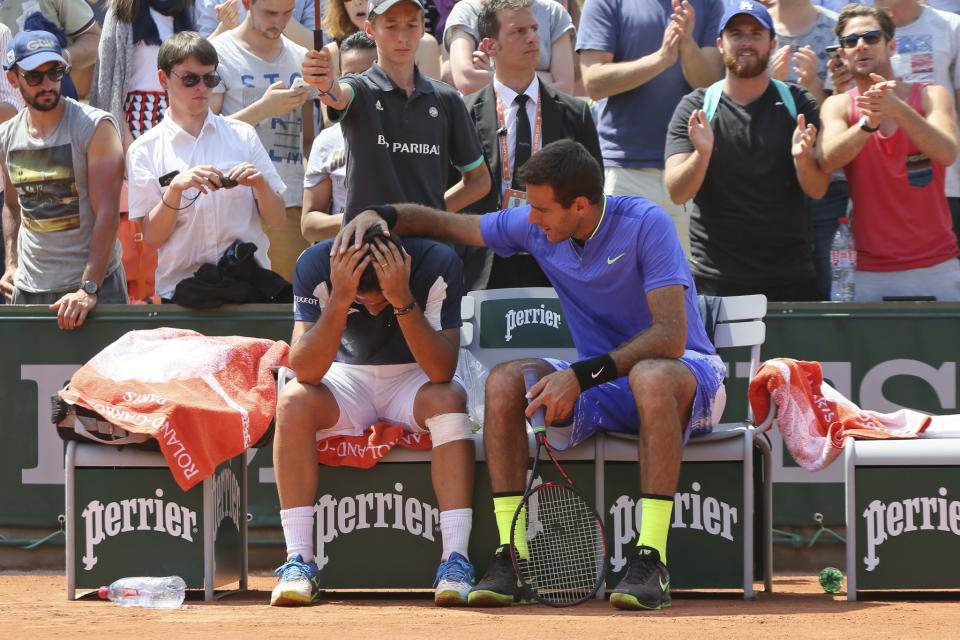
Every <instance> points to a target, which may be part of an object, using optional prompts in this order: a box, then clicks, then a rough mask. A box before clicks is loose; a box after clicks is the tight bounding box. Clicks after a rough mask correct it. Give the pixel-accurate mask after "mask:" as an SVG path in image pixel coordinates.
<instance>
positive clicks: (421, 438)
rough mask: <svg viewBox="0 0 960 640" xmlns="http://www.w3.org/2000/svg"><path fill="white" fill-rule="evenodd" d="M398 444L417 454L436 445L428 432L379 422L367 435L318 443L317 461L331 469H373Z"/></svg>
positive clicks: (336, 437) (341, 437)
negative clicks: (412, 431) (407, 429)
mask: <svg viewBox="0 0 960 640" xmlns="http://www.w3.org/2000/svg"><path fill="white" fill-rule="evenodd" d="M398 444H399V445H400V446H401V447H404V448H406V449H414V450H417V451H429V450H430V448H431V447H432V446H433V443H432V442H431V440H430V434H429V433H427V432H420V433H409V432H408V431H406V430H405V429H404V427H403V426H402V425H399V424H391V423H388V422H378V423H376V424H375V425H373V426H371V427H370V428H368V429H367V430H366V431H365V432H364V433H363V435H359V436H331V437H329V438H323V439H322V440H317V460H319V461H320V464H325V465H328V466H331V467H357V468H358V469H369V468H370V467H372V466H373V465H375V464H377V463H378V462H380V460H381V459H382V458H383V456H385V455H387V453H389V452H390V449H392V448H393V447H394V446H396V445H398Z"/></svg>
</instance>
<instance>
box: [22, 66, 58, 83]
mask: <svg viewBox="0 0 960 640" xmlns="http://www.w3.org/2000/svg"><path fill="white" fill-rule="evenodd" d="M66 74H67V68H66V67H52V68H50V69H47V70H46V71H36V70H34V71H27V72H25V73H21V74H20V77H22V78H23V79H24V80H26V81H27V84H28V85H29V86H31V87H36V86H38V85H39V84H40V83H41V82H43V79H44V78H45V77H46V78H49V79H50V82H60V81H61V80H63V76H65V75H66Z"/></svg>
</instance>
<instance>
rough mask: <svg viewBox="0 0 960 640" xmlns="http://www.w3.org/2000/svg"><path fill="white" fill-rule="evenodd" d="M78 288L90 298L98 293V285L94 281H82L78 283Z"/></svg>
mask: <svg viewBox="0 0 960 640" xmlns="http://www.w3.org/2000/svg"><path fill="white" fill-rule="evenodd" d="M80 288H81V289H83V292H84V293H86V294H89V295H91V296H95V295H97V294H98V293H100V285H98V284H97V283H96V281H94V280H84V281H83V282H81V283H80Z"/></svg>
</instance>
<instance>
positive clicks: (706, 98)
mask: <svg viewBox="0 0 960 640" xmlns="http://www.w3.org/2000/svg"><path fill="white" fill-rule="evenodd" d="M770 82H772V83H773V86H774V87H775V88H776V89H777V93H779V94H780V100H782V101H783V106H785V107H786V108H787V112H788V113H789V114H790V117H791V118H793V119H794V120H796V119H797V103H796V102H795V101H794V99H793V94H792V93H790V87H788V86H787V84H786V83H785V82H781V81H779V80H777V79H775V78H770ZM721 93H723V80H717V81H716V82H714V83H713V84H712V85H710V86H709V87H707V92H706V93H705V94H703V110H704V111H706V112H707V122H710V121H711V120H713V116H714V114H715V113H716V112H717V105H718V104H720V94H721Z"/></svg>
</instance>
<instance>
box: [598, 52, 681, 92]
mask: <svg viewBox="0 0 960 640" xmlns="http://www.w3.org/2000/svg"><path fill="white" fill-rule="evenodd" d="M582 60H583V58H582V57H581V63H580V71H581V74H582V76H583V86H584V88H586V90H587V95H588V96H590V97H591V98H593V99H594V100H600V99H601V98H607V97H609V96H615V95H617V94H620V93H624V92H626V91H631V90H632V89H636V88H637V87H639V86H640V85H643V84H646V83H647V82H649V81H650V80H652V79H654V78H656V77H657V76H658V75H660V74H661V73H663V72H664V71H666V70H667V69H668V68H669V67H671V66H672V65H673V63H671V62H669V61H668V60H667V59H666V58H664V56H663V55H662V54H661V53H660V51H659V50H658V51H654V52H653V53H651V54H649V55H646V56H644V57H642V58H639V59H638V60H629V61H627V62H599V63H595V64H591V65H586V64H584V63H583V62H582Z"/></svg>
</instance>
